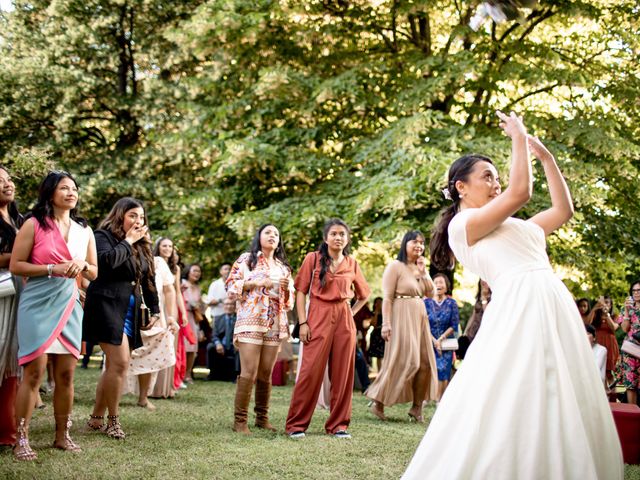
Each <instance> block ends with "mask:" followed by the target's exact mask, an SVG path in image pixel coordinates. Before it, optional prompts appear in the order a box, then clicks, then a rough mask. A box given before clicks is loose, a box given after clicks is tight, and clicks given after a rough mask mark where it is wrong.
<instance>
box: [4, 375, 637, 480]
mask: <svg viewBox="0 0 640 480" xmlns="http://www.w3.org/2000/svg"><path fill="white" fill-rule="evenodd" d="M97 377H98V369H97V368H96V367H95V366H94V365H92V368H89V370H81V369H78V370H77V371H76V404H75V411H74V415H73V417H74V422H75V423H74V427H73V432H72V434H73V437H74V439H75V440H76V442H77V443H79V444H80V445H81V446H82V448H83V449H84V452H83V453H81V454H77V455H76V454H71V453H65V452H61V451H58V450H54V449H53V448H50V444H51V442H52V440H53V418H52V416H53V412H52V406H51V404H50V398H49V397H45V402H46V403H48V405H47V407H46V408H45V409H44V410H38V411H36V413H35V414H34V419H33V422H32V427H31V440H32V446H33V447H34V448H35V449H36V450H37V452H38V455H39V458H38V460H37V461H36V462H33V463H26V462H16V461H14V460H13V458H12V455H11V451H10V450H9V449H5V450H3V451H1V452H0V478H37V479H40V478H42V479H45V478H46V479H51V478H73V479H94V478H96V479H98V478H135V479H145V480H146V479H149V478H169V479H173V480H182V479H191V478H207V479H212V478H213V479H234V480H238V479H270V478H273V479H275V478H278V479H289V478H290V479H296V480H299V479H301V478H314V479H315V478H317V479H357V478H362V479H365V478H366V479H393V478H399V477H400V475H401V474H402V472H403V471H404V468H405V467H406V465H407V463H408V462H409V460H410V459H411V456H412V454H413V452H414V450H415V448H416V446H417V445H418V443H419V442H420V440H421V438H422V436H423V434H424V431H425V426H422V425H417V424H414V423H409V422H408V421H407V416H406V410H407V409H408V405H407V406H396V407H393V408H389V409H387V413H388V416H389V417H390V421H389V422H386V423H381V422H379V421H377V420H376V419H374V418H373V416H372V415H370V414H369V413H368V411H367V401H366V399H365V398H364V397H363V396H362V395H360V394H359V393H355V396H354V403H353V423H352V426H351V428H350V431H351V433H352V434H353V439H351V440H339V439H334V438H331V437H328V436H327V435H325V434H324V433H323V424H324V420H325V419H326V418H327V412H326V411H318V412H317V413H316V415H315V416H314V419H313V422H312V424H311V427H310V429H309V431H308V435H307V438H305V439H304V440H299V441H295V440H289V438H287V437H286V436H285V435H284V434H283V431H284V421H285V417H286V414H287V409H288V406H289V399H290V397H291V386H287V387H275V388H274V394H273V401H272V422H273V423H274V425H275V426H277V427H278V428H279V429H280V431H279V432H278V433H267V432H263V431H259V430H257V429H254V434H253V435H252V436H251V437H245V436H241V435H238V434H235V433H234V432H232V431H231V423H232V414H233V396H234V385H232V384H229V383H221V382H205V381H196V383H195V384H194V385H192V386H190V387H189V389H188V390H186V391H182V392H180V393H179V396H178V397H176V399H174V400H154V403H155V404H156V406H157V407H158V409H157V411H156V412H148V411H146V410H144V409H141V408H139V407H136V406H135V398H134V397H133V396H126V397H125V398H124V399H123V402H122V409H121V414H122V424H123V427H124V429H125V431H126V432H127V434H128V437H127V439H126V440H125V441H123V442H117V441H114V440H111V439H109V438H107V437H105V436H104V434H101V433H87V432H85V431H84V423H85V419H86V418H87V416H88V414H89V411H90V409H91V406H92V400H93V394H94V388H95V384H96V380H97ZM426 413H427V414H428V415H430V414H432V413H433V410H432V409H429V410H428V411H427V412H426ZM625 478H627V479H638V478H640V467H638V466H635V467H627V469H626V476H625Z"/></svg>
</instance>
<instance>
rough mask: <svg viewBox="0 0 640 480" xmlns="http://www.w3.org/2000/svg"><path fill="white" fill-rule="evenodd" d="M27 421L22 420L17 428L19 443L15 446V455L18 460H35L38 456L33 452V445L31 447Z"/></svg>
mask: <svg viewBox="0 0 640 480" xmlns="http://www.w3.org/2000/svg"><path fill="white" fill-rule="evenodd" d="M27 430H28V427H27V423H26V419H24V418H21V419H20V422H19V423H18V428H17V432H16V433H17V437H18V438H17V439H16V440H17V441H16V444H15V445H14V446H13V455H14V456H15V458H16V459H18V460H35V459H36V458H37V457H38V455H37V454H36V452H34V451H33V449H32V448H31V445H29V437H28V434H27Z"/></svg>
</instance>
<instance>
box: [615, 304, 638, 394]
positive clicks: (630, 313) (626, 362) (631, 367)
mask: <svg viewBox="0 0 640 480" xmlns="http://www.w3.org/2000/svg"><path fill="white" fill-rule="evenodd" d="M620 319H621V320H622V321H624V320H628V321H629V322H630V323H631V326H630V328H629V332H628V333H627V336H626V337H625V340H629V341H631V342H634V343H638V342H637V341H636V340H634V338H633V335H636V336H638V335H640V308H636V307H635V306H633V307H630V308H629V307H627V308H625V309H624V310H623V311H622V314H621V315H620ZM616 373H617V380H618V383H620V384H621V385H623V386H624V388H626V389H627V390H634V389H637V388H638V387H640V358H636V357H634V356H633V355H629V354H628V353H625V352H620V363H619V364H618V370H617V372H616Z"/></svg>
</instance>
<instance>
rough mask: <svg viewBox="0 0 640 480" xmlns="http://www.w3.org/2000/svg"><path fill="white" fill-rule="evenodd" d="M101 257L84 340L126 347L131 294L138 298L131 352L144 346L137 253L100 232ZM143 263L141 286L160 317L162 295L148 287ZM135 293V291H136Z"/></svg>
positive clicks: (90, 295) (86, 305)
mask: <svg viewBox="0 0 640 480" xmlns="http://www.w3.org/2000/svg"><path fill="white" fill-rule="evenodd" d="M94 236H95V238H96V250H97V253H98V278H96V279H95V280H94V281H93V282H91V283H90V284H89V288H88V289H87V298H86V299H85V302H84V318H83V322H82V338H83V339H84V340H85V341H88V342H91V343H94V344H96V343H100V342H104V343H110V344H112V345H120V344H122V335H123V332H124V318H125V316H126V315H127V310H128V308H129V301H130V297H131V294H133V295H134V296H135V308H134V319H133V320H134V337H133V345H131V348H138V347H140V346H142V339H141V338H140V318H139V317H140V315H139V313H140V305H141V297H140V288H139V287H138V288H136V268H135V259H134V257H133V250H132V248H131V245H129V243H128V242H126V241H124V240H122V241H119V240H117V239H116V238H115V237H114V236H113V234H112V233H111V232H109V231H107V230H96V231H95V232H94ZM141 260H142V262H141V263H142V275H141V278H140V284H141V285H142V290H143V293H144V299H145V303H146V304H147V307H149V309H150V310H151V314H152V315H153V314H158V313H160V308H159V305H158V293H157V292H156V291H155V290H151V289H149V287H148V284H149V282H148V280H151V284H152V285H155V279H153V278H151V279H148V276H149V265H148V264H147V262H146V261H145V259H144V258H141ZM134 290H135V291H134Z"/></svg>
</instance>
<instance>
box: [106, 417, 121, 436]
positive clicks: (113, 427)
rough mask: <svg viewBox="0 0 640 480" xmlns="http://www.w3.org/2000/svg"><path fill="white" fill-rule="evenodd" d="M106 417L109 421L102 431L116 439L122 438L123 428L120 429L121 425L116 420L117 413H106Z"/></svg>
mask: <svg viewBox="0 0 640 480" xmlns="http://www.w3.org/2000/svg"><path fill="white" fill-rule="evenodd" d="M107 418H108V419H109V423H108V424H107V428H106V429H105V431H104V433H106V434H107V436H108V437H111V438H114V439H116V440H124V438H125V437H126V434H125V433H124V430H122V426H121V425H120V422H119V421H118V418H119V415H107Z"/></svg>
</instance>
